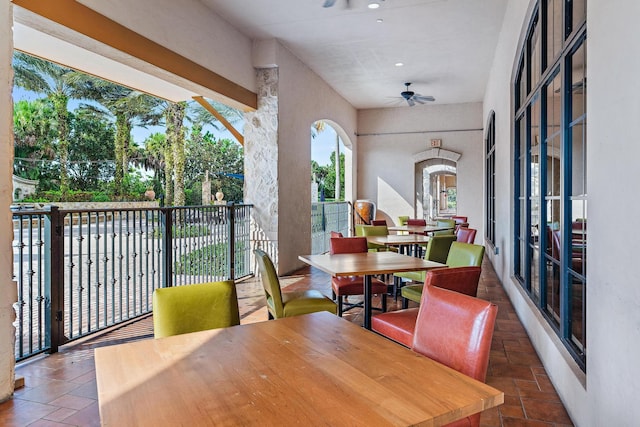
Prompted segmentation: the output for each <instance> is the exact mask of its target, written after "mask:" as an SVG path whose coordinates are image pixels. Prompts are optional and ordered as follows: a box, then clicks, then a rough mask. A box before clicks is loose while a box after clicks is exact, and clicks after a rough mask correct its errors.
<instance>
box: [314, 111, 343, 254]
mask: <svg viewBox="0 0 640 427" xmlns="http://www.w3.org/2000/svg"><path fill="white" fill-rule="evenodd" d="M351 147H352V144H351V141H349V139H348V138H346V134H345V132H344V131H343V130H342V128H341V127H340V126H339V125H338V124H336V123H335V122H332V121H330V120H317V121H315V122H314V123H313V124H312V125H311V159H310V160H311V252H312V253H314V254H317V253H323V252H326V251H327V250H328V249H329V238H330V234H331V232H332V231H337V232H341V233H342V234H343V235H345V236H346V235H348V233H349V229H350V223H349V220H350V216H351V215H350V212H351V208H350V203H349V200H351V198H352V194H353V193H352V174H351V172H352V159H353V155H352V151H351Z"/></svg>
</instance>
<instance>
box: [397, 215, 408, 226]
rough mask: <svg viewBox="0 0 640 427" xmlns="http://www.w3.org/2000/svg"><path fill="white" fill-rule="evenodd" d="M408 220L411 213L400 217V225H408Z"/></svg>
mask: <svg viewBox="0 0 640 427" xmlns="http://www.w3.org/2000/svg"><path fill="white" fill-rule="evenodd" d="M407 222H409V215H403V216H399V217H398V225H400V226H403V225H407Z"/></svg>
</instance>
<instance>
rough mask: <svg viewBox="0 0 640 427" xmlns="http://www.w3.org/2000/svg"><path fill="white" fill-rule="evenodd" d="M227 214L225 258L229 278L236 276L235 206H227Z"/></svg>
mask: <svg viewBox="0 0 640 427" xmlns="http://www.w3.org/2000/svg"><path fill="white" fill-rule="evenodd" d="M227 215H229V221H227V224H228V227H229V228H228V230H227V236H229V245H228V248H229V249H228V251H229V253H228V254H227V259H228V260H229V279H231V280H235V278H236V206H235V205H233V204H232V205H229V206H227Z"/></svg>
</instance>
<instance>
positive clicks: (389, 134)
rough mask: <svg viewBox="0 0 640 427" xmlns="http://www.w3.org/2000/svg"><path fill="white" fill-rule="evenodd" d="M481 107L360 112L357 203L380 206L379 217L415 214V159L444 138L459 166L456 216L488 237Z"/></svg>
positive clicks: (447, 147) (463, 106)
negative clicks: (436, 141) (455, 154)
mask: <svg viewBox="0 0 640 427" xmlns="http://www.w3.org/2000/svg"><path fill="white" fill-rule="evenodd" d="M482 127H483V119H482V104H480V103H470V104H449V105H432V106H415V107H398V108H385V109H371V110H360V111H359V112H358V135H359V137H358V140H359V144H360V149H359V151H358V163H357V165H358V169H357V176H358V192H357V195H358V198H360V199H370V200H373V201H374V202H376V204H377V208H378V216H383V217H388V218H390V219H391V220H392V221H394V222H397V218H398V216H400V215H410V216H412V217H413V216H414V215H418V214H420V212H416V210H415V203H416V193H417V192H418V188H416V183H415V173H416V171H415V161H414V158H413V156H414V155H417V154H419V153H421V152H424V151H425V150H427V149H430V148H431V147H430V140H431V139H441V140H442V147H441V148H442V149H445V150H449V151H454V152H457V153H459V154H461V157H460V160H459V161H458V168H457V171H458V185H457V186H458V212H459V213H460V214H461V215H466V216H468V217H469V218H468V220H469V224H470V226H471V227H473V228H476V229H478V240H477V243H481V241H482V236H484V228H483V219H482V218H483V213H482V203H483V202H482V182H483V179H484V178H483V172H482V171H483V165H484V160H483V141H482Z"/></svg>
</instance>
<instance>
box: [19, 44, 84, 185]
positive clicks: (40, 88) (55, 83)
mask: <svg viewBox="0 0 640 427" xmlns="http://www.w3.org/2000/svg"><path fill="white" fill-rule="evenodd" d="M13 70H14V76H15V77H14V82H15V84H16V85H18V86H20V87H22V88H24V89H27V90H30V91H33V92H37V93H41V94H44V95H46V97H47V98H48V99H49V100H50V101H51V103H52V105H53V110H54V112H55V117H56V125H57V135H56V136H57V147H58V155H59V158H60V191H61V192H62V194H66V193H67V192H68V191H69V172H68V165H67V162H68V157H69V140H68V138H69V112H68V110H67V106H68V103H69V99H73V98H75V99H77V98H78V94H77V91H76V87H75V85H74V84H73V82H71V80H70V78H71V77H72V76H73V75H75V74H77V73H78V72H77V71H74V70H72V69H70V68H66V67H61V66H59V65H57V64H54V63H52V62H49V61H45V60H43V59H40V58H36V57H34V56H31V55H27V54H25V53H22V52H14V54H13Z"/></svg>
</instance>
